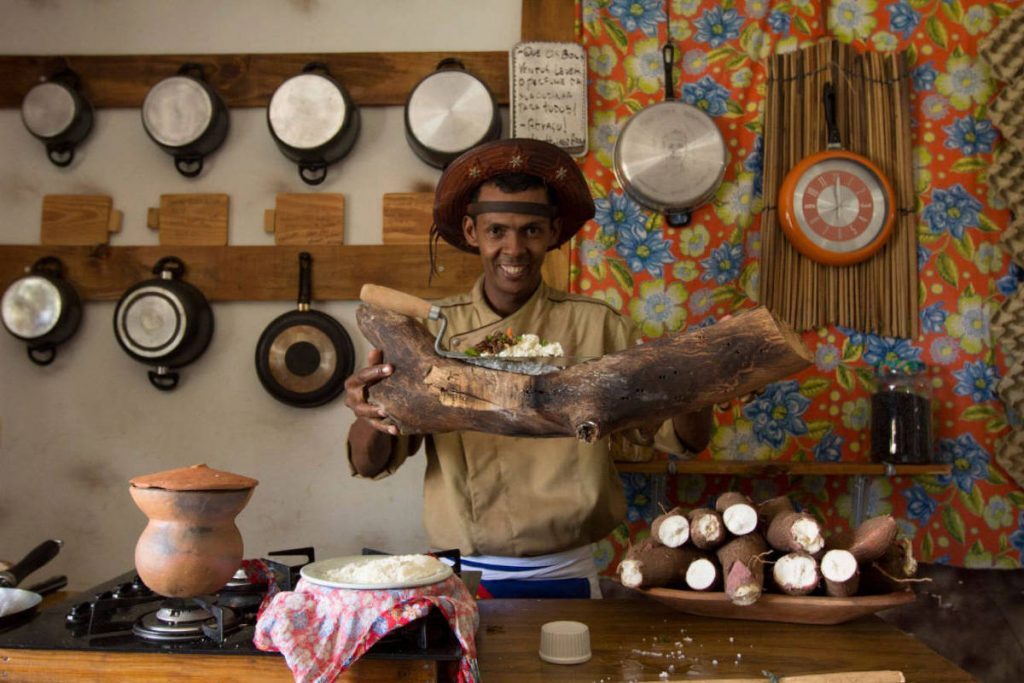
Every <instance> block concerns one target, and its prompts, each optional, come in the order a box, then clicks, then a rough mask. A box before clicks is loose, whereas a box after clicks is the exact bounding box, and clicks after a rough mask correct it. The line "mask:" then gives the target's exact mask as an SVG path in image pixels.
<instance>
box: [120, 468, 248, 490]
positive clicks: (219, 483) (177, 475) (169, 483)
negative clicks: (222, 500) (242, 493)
mask: <svg viewBox="0 0 1024 683" xmlns="http://www.w3.org/2000/svg"><path fill="white" fill-rule="evenodd" d="M128 483H130V484H131V485H132V486H135V487H137V488H140V489H168V490H170V491H235V490H240V489H251V488H255V486H256V485H257V484H259V482H258V481H257V480H255V479H250V478H249V477H243V476H242V475H241V474H233V473H231V472H224V471H223V470H215V469H213V468H212V467H207V466H206V465H190V466H188V467H179V468H178V469H176V470H166V471H164V472H155V473H154V474H144V475H142V476H141V477H135V478H134V479H131V480H129V482H128Z"/></svg>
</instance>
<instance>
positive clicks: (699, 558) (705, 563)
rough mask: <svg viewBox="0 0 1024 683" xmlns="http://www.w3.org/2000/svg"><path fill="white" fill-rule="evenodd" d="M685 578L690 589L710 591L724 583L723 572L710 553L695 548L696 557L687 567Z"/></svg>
mask: <svg viewBox="0 0 1024 683" xmlns="http://www.w3.org/2000/svg"><path fill="white" fill-rule="evenodd" d="M683 580H684V581H685V582H686V586H687V588H689V589H690V590H695V591H710V590H715V589H716V588H719V587H720V586H721V585H722V573H721V572H720V571H719V569H718V564H716V563H715V562H714V560H712V559H711V556H710V555H708V554H707V553H705V552H704V551H701V550H694V558H693V560H691V561H690V564H689V565H688V566H687V567H686V575H685V576H684V577H683Z"/></svg>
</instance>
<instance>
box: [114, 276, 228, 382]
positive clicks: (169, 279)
mask: <svg viewBox="0 0 1024 683" xmlns="http://www.w3.org/2000/svg"><path fill="white" fill-rule="evenodd" d="M153 273H154V274H155V275H158V276H159V277H158V278H156V279H154V280H145V281H143V282H140V283H138V284H136V285H134V286H132V287H131V288H130V289H128V291H126V292H125V293H124V294H123V295H122V296H121V299H120V301H118V302H117V308H115V309H114V336H116V337H117V342H118V343H119V344H120V345H121V348H123V349H124V350H125V351H126V352H127V353H128V355H129V356H131V357H132V358H134V359H135V360H137V361H139V362H140V363H146V364H147V365H152V366H155V369H154V370H150V371H149V381H150V383H151V384H152V385H153V386H155V387H156V388H157V389H160V390H163V391H169V390H171V389H174V388H175V387H176V386H178V379H179V377H178V373H177V372H173V370H174V369H175V368H180V367H182V366H185V365H188V364H189V363H191V362H192V361H194V360H195V359H196V358H198V357H199V356H201V355H202V353H203V351H205V350H206V347H207V346H209V345H210V339H211V338H212V337H213V311H212V310H211V309H210V304H209V303H208V302H207V301H206V297H204V296H203V293H202V292H200V291H199V290H198V289H196V287H194V286H193V285H191V284H189V283H187V282H184V281H183V280H181V277H182V276H183V275H184V274H185V264H184V263H182V262H181V259H179V258H177V257H174V256H167V257H164V258H162V259H160V260H159V261H157V263H156V265H155V266H153Z"/></svg>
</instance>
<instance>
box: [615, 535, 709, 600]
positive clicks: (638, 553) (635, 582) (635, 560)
mask: <svg viewBox="0 0 1024 683" xmlns="http://www.w3.org/2000/svg"><path fill="white" fill-rule="evenodd" d="M698 556H699V555H698V554H697V551H696V549H694V548H691V547H689V546H685V547H681V548H669V547H668V546H664V545H661V544H660V543H658V542H657V541H655V540H654V539H653V538H645V539H644V540H642V541H641V542H640V543H638V544H636V545H634V546H632V547H630V549H629V550H627V551H626V556H625V558H623V560H622V562H620V563H619V569H618V571H619V580H620V581H622V585H623V586H626V587H627V588H653V587H656V586H664V585H666V584H669V583H672V582H674V581H683V579H684V577H685V576H686V569H687V567H688V566H689V564H690V562H691V561H692V560H694V559H695V558H697V557H698Z"/></svg>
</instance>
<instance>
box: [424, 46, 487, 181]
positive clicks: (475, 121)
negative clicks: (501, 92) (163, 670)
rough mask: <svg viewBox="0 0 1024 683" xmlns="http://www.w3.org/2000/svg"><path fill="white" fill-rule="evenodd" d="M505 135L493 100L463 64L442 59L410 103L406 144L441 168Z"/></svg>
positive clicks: (485, 87) (454, 60)
mask: <svg viewBox="0 0 1024 683" xmlns="http://www.w3.org/2000/svg"><path fill="white" fill-rule="evenodd" d="M500 135H501V116H500V115H499V113H498V103H497V102H496V101H495V99H494V95H492V94H491V91H490V90H489V89H488V88H487V85H486V84H485V83H484V82H483V81H482V80H480V79H479V78H477V77H476V76H474V75H473V74H471V73H470V72H469V71H466V67H465V66H464V65H463V64H462V62H460V61H459V60H458V59H455V58H452V57H449V58H447V59H442V60H441V61H440V62H439V63H438V65H437V68H436V69H435V70H434V72H433V73H430V74H427V75H426V76H424V77H423V78H422V79H421V80H420V82H419V83H417V84H416V87H414V88H413V89H412V92H411V93H409V99H408V100H407V101H406V103H405V137H406V140H408V141H409V146H410V147H412V150H413V152H415V153H416V156H418V157H419V158H420V159H422V160H423V161H425V162H426V163H428V164H430V165H431V166H434V167H436V168H444V167H445V166H447V165H448V164H449V163H451V162H452V161H454V160H455V159H456V158H457V157H458V156H459V155H461V154H462V153H463V152H466V151H468V150H470V149H472V148H473V147H476V146H477V145H479V144H481V143H484V142H489V141H491V140H496V139H497V138H498V137H499V136H500Z"/></svg>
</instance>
